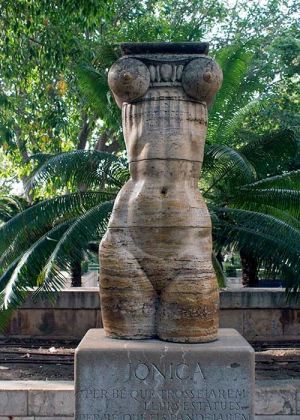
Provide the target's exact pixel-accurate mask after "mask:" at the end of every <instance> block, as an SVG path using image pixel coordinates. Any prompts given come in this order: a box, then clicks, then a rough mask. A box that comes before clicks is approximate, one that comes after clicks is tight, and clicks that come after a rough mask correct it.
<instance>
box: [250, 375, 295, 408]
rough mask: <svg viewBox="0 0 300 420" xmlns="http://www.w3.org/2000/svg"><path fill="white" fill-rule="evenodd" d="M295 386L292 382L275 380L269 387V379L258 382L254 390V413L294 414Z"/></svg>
mask: <svg viewBox="0 0 300 420" xmlns="http://www.w3.org/2000/svg"><path fill="white" fill-rule="evenodd" d="M296 399H297V388H296V387H295V386H294V385H293V383H292V382H291V383H287V381H277V382H276V384H274V385H273V386H272V388H270V385H269V381H267V382H266V383H264V382H263V381H261V382H260V387H259V388H256V390H255V413H256V414H257V415H296V414H297V405H296Z"/></svg>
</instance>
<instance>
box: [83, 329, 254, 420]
mask: <svg viewBox="0 0 300 420" xmlns="http://www.w3.org/2000/svg"><path fill="white" fill-rule="evenodd" d="M75 395H76V404H75V419H76V420H103V419H107V418H111V419H112V418H113V419H116V420H136V419H139V420H141V419H143V420H150V419H151V420H162V419H164V420H171V419H172V420H183V419H193V420H207V419H215V418H217V419H218V420H225V419H226V420H227V419H228V418H229V415H232V416H233V417H230V418H234V419H236V420H253V418H254V414H253V396H254V351H253V349H252V348H251V347H250V345H249V344H248V343H247V342H246V341H245V340H244V339H243V338H242V337H241V336H240V335H239V334H238V333H237V332H236V331H234V330H230V329H224V330H220V334H219V340H217V341H215V342H213V343H204V344H199V345H197V344H184V345H182V344H179V343H164V342H162V341H159V340H145V341H133V340H112V339H111V338H108V337H105V335H104V331H103V330H97V329H95V330H90V331H89V332H88V333H87V335H86V336H85V338H84V339H83V340H82V342H81V343H80V345H79V347H78V349H77V351H76V379H75ZM108 415H110V417H109V416H108Z"/></svg>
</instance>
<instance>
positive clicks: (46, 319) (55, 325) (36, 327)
mask: <svg viewBox="0 0 300 420" xmlns="http://www.w3.org/2000/svg"><path fill="white" fill-rule="evenodd" d="M98 325H99V326H101V325H102V324H101V312H100V311H99V310H96V309H91V310H88V309H80V308H78V309H76V310H74V309H53V308H52V309H48V308H46V309H36V310H29V309H18V310H17V311H15V312H14V314H13V316H12V319H11V321H10V324H9V327H8V329H7V331H6V333H7V334H9V335H18V334H20V332H22V335H23V336H36V337H48V336H51V337H62V336H63V337H68V338H74V339H75V338H81V337H82V336H83V335H84V334H85V332H86V331H87V330H88V329H89V328H93V327H94V326H98Z"/></svg>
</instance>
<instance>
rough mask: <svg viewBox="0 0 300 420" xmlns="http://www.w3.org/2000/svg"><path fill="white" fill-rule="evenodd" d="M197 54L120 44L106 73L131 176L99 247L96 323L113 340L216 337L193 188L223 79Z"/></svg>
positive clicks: (212, 284)
mask: <svg viewBox="0 0 300 420" xmlns="http://www.w3.org/2000/svg"><path fill="white" fill-rule="evenodd" d="M143 46H145V48H144V50H146V52H147V50H148V51H149V53H148V54H144V53H143ZM206 49H207V46H206V45H205V44H142V45H140V44H125V45H124V46H123V50H124V51H125V52H127V53H128V52H129V53H130V54H127V55H126V56H124V57H122V58H121V59H120V60H118V61H117V63H116V64H114V65H113V67H112V68H111V70H110V73H109V84H110V87H111V89H112V92H113V93H114V96H115V99H116V101H117V103H118V105H119V106H120V107H122V121H123V131H124V137H125V142H126V148H127V153H128V160H129V169H130V174H131V179H130V180H129V181H128V182H127V184H126V185H125V186H124V187H123V188H122V190H121V191H120V193H119V195H118V197H117V199H116V202H115V205H114V210H113V213H112V216H111V219H110V223H109V228H108V231H107V233H106V235H105V237H104V238H103V240H102V242H101V246H100V264H101V274H100V296H101V308H102V317H103V322H104V328H105V330H106V333H107V334H108V335H110V336H112V337H118V338H148V337H153V336H157V335H158V337H160V338H161V339H164V340H170V341H179V342H205V341H211V340H214V339H215V338H216V335H217V329H218V288H217V282H216V279H215V275H214V272H213V268H212V264H211V253H212V245H211V221H210V217H209V213H208V210H207V207H206V205H205V202H204V200H203V198H202V196H201V194H200V192H199V190H198V186H197V184H198V179H199V173H200V170H201V165H202V161H203V151H204V141H205V135H206V129H207V103H210V102H211V101H212V99H213V96H214V94H215V93H216V91H217V89H218V88H219V86H220V83H221V78H222V73H221V71H220V69H219V67H218V66H217V64H216V63H215V62H214V61H213V60H212V59H211V58H209V57H207V56H206V55H205V54H204V53H205V52H206ZM178 50H179V51H180V50H181V51H183V53H182V54H178ZM199 51H200V52H199ZM141 52H142V53H141Z"/></svg>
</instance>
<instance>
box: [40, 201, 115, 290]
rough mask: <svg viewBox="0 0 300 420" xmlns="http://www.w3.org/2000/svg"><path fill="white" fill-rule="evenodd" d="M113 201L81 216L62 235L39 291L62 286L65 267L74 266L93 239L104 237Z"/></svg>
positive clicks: (50, 257) (42, 273)
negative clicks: (74, 262)
mask: <svg viewBox="0 0 300 420" xmlns="http://www.w3.org/2000/svg"><path fill="white" fill-rule="evenodd" d="M112 208H113V201H109V202H106V203H101V204H99V205H98V206H96V207H94V208H92V209H91V210H89V211H87V212H86V213H85V214H84V215H82V216H80V217H79V218H78V219H77V220H76V221H75V222H74V223H73V224H72V225H71V226H70V227H69V228H68V229H67V230H66V231H65V232H64V233H63V235H62V236H61V238H60V239H59V241H58V242H57V244H56V246H55V248H54V249H53V252H52V253H51V255H50V256H49V258H48V260H47V263H46V264H45V265H44V268H43V270H42V272H41V273H40V274H39V279H38V281H39V284H40V287H39V289H38V290H37V293H40V292H46V293H48V292H53V291H58V290H60V289H61V287H62V285H63V284H64V282H65V280H66V279H65V277H64V275H63V273H62V270H66V269H68V268H69V269H70V267H71V264H72V261H73V259H74V257H76V255H78V256H80V255H81V253H82V251H83V250H85V249H86V248H87V245H88V243H89V242H91V241H95V240H97V241H100V240H101V238H102V236H103V235H104V233H105V231H106V228H107V223H108V219H109V215H110V213H111V211H112Z"/></svg>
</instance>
